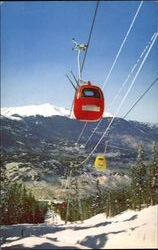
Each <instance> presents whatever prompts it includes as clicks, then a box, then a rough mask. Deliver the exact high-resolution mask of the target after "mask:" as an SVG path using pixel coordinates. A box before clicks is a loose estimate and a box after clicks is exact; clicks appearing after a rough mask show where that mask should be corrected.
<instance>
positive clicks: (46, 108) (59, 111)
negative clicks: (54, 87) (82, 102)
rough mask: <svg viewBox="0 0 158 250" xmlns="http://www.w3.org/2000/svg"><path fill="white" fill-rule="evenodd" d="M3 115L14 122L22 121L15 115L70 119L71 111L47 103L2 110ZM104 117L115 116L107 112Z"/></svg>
mask: <svg viewBox="0 0 158 250" xmlns="http://www.w3.org/2000/svg"><path fill="white" fill-rule="evenodd" d="M1 115H2V116H5V117H7V118H9V119H13V120H21V118H20V117H17V116H15V115H18V116H22V117H28V116H36V115H41V116H44V117H50V116H55V115H58V116H66V117H70V110H69V109H66V108H63V107H57V106H55V105H52V104H49V103H46V104H41V105H29V106H20V107H9V108H2V109H1ZM104 117H113V115H112V114H110V113H109V112H106V113H104ZM71 118H73V117H71Z"/></svg>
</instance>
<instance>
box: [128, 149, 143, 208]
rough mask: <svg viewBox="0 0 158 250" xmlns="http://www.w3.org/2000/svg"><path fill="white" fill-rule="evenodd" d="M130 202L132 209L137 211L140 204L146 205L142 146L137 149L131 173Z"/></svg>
mask: <svg viewBox="0 0 158 250" xmlns="http://www.w3.org/2000/svg"><path fill="white" fill-rule="evenodd" d="M131 179H132V180H131V194H132V197H131V202H132V205H133V206H132V208H133V209H136V208H138V209H139V210H140V209H141V204H146V203H147V195H146V193H147V169H146V166H145V164H144V148H143V146H142V145H140V146H139V148H138V156H137V161H136V166H135V167H133V168H132V171H131Z"/></svg>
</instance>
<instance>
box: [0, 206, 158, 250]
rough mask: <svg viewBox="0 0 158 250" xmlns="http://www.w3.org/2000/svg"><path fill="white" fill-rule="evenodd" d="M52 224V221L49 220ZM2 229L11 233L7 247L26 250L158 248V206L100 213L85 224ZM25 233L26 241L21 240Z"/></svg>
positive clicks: (58, 224) (22, 226)
mask: <svg viewBox="0 0 158 250" xmlns="http://www.w3.org/2000/svg"><path fill="white" fill-rule="evenodd" d="M47 223H48V221H47ZM47 223H45V224H40V225H29V224H23V225H12V226H4V227H3V226H2V234H4V232H3V230H5V235H7V234H8V236H9V234H10V236H12V237H9V238H8V239H7V241H8V243H4V244H2V249H3V247H11V246H12V247H13V246H16V247H17V248H18V247H20V249H23V247H29V248H31V249H32V248H35V247H36V249H57V248H61V247H62V248H64V249H65V248H73V249H85V248H86V249H109V248H112V249H129V248H130V249H134V248H139V249H144V248H157V247H158V234H157V230H158V205H156V206H152V207H148V208H144V209H143V210H141V211H139V212H138V211H132V210H127V211H125V212H123V213H121V214H119V215H117V216H115V217H112V218H106V216H105V214H98V215H96V216H94V217H92V218H90V219H88V220H85V221H84V222H83V223H81V222H78V223H68V224H67V225H65V224H64V223H63V222H62V221H61V220H60V219H59V221H58V223H56V222H54V223H52V222H49V224H47ZM21 229H23V230H24V238H22V239H21V238H20V237H19V233H20V230H21Z"/></svg>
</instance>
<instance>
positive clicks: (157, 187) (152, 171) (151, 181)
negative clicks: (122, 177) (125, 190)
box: [148, 143, 158, 205]
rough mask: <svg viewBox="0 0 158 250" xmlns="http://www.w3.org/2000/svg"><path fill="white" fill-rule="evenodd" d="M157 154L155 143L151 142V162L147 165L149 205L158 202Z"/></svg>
mask: <svg viewBox="0 0 158 250" xmlns="http://www.w3.org/2000/svg"><path fill="white" fill-rule="evenodd" d="M157 194H158V156H157V152H156V143H153V148H152V155H151V163H150V164H149V166H148V197H149V205H155V204H157V203H158V197H157Z"/></svg>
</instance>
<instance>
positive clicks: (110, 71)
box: [77, 0, 143, 144]
mask: <svg viewBox="0 0 158 250" xmlns="http://www.w3.org/2000/svg"><path fill="white" fill-rule="evenodd" d="M142 4H143V0H142V1H141V2H140V4H139V6H138V9H137V11H136V13H135V15H134V17H133V19H132V22H131V24H130V27H129V29H128V31H127V33H126V35H125V37H124V40H123V42H122V44H121V46H120V48H119V50H118V52H117V54H116V57H115V59H114V61H113V64H112V66H111V68H110V70H109V73H108V75H107V77H106V79H105V81H104V83H103V86H102V90H103V89H104V87H105V84H106V82H107V80H108V79H109V77H110V75H111V73H112V71H113V68H114V66H115V64H116V62H117V60H118V57H119V55H120V53H121V51H122V49H123V46H124V44H125V42H126V40H127V38H128V36H129V34H130V31H131V29H132V27H133V25H134V23H135V21H136V18H137V16H138V14H139V11H140V9H141V7H142ZM101 121H102V120H100V121H99V122H98V124H97V126H99V124H100V123H101ZM86 126H87V123H86ZM86 126H85V127H84V129H85V128H86ZM96 129H97V128H96ZM96 129H95V130H94V131H96ZM81 132H82V134H83V132H84V131H81ZM80 138H81V136H79V139H80ZM90 138H91V137H90ZM90 138H89V140H90ZM77 141H78V142H79V140H77ZM87 143H88V142H87ZM87 143H86V144H87Z"/></svg>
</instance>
